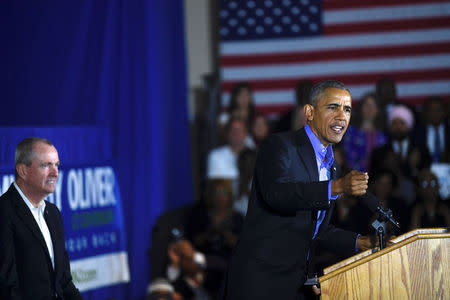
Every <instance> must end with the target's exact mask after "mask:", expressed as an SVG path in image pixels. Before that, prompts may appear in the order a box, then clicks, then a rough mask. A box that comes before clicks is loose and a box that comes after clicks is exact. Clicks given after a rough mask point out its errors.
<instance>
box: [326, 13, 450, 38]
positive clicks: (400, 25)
mask: <svg viewBox="0 0 450 300" xmlns="http://www.w3.org/2000/svg"><path fill="white" fill-rule="evenodd" d="M449 25H450V17H448V16H445V17H439V18H436V17H429V18H421V19H412V20H396V21H383V22H379V21H376V22H362V23H358V25H354V24H336V25H329V26H325V28H324V33H325V34H326V35H341V34H348V33H353V34H357V33H363V32H367V33H370V32H392V31H400V30H405V31H407V30H409V31H411V30H415V29H435V28H445V27H448V26H449Z"/></svg>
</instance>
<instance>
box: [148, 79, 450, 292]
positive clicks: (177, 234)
mask: <svg viewBox="0 0 450 300" xmlns="http://www.w3.org/2000/svg"><path fill="white" fill-rule="evenodd" d="M312 86H313V82H312V81H309V80H302V81H300V82H299V84H298V86H297V88H296V104H295V106H294V107H293V108H292V110H290V111H288V112H286V113H284V114H282V115H281V116H280V117H279V118H278V119H277V120H270V121H269V119H268V118H267V117H266V116H264V115H262V114H259V113H258V112H257V110H256V108H255V105H254V103H253V98H252V90H251V87H250V85H249V84H247V83H239V84H237V85H236V86H235V87H234V88H233V90H232V92H231V99H230V106H229V109H228V111H226V112H224V113H222V114H221V115H220V116H219V118H218V127H219V130H218V131H219V133H218V134H219V135H220V136H221V137H222V139H223V140H224V141H225V142H224V143H223V145H222V146H220V147H217V148H215V149H212V150H211V151H210V153H209V155H208V157H207V159H206V174H204V182H205V183H204V188H203V189H202V190H204V193H202V197H201V198H202V199H200V200H199V201H197V202H196V203H193V204H191V205H188V206H185V207H182V208H179V209H176V210H172V211H168V212H166V213H164V214H163V215H161V216H160V217H159V219H158V220H157V222H156V224H155V226H154V228H153V233H152V248H151V251H150V256H151V276H152V280H153V281H152V283H151V284H150V285H149V290H148V298H147V299H183V300H190V299H205V300H207V299H211V300H213V299H217V295H218V293H219V290H220V286H221V281H222V279H223V276H224V274H225V272H226V268H227V261H228V258H229V257H230V255H231V253H232V251H233V247H234V246H235V244H236V243H237V241H238V236H239V232H240V230H241V228H242V225H243V220H244V218H245V215H246V210H247V204H248V197H249V195H250V189H251V182H252V176H253V168H254V165H255V161H256V156H257V152H258V146H259V144H260V143H261V141H262V140H263V139H264V138H265V137H267V136H268V135H269V134H271V133H275V132H279V131H286V130H298V129H299V128H301V127H303V126H304V125H305V122H306V121H305V116H304V113H303V105H304V104H305V103H306V102H307V98H308V97H309V93H310V90H311V88H312ZM353 100H354V101H353V112H352V119H351V124H350V125H349V127H348V130H347V133H346V134H345V136H344V139H343V140H342V142H341V143H340V144H337V145H334V147H333V148H334V156H335V159H336V160H337V161H338V163H339V164H340V165H341V167H342V171H343V172H344V173H345V172H346V171H349V170H352V169H356V170H359V171H364V172H368V173H369V190H370V191H371V192H372V193H373V194H374V195H375V196H376V197H377V198H378V199H379V200H380V202H381V204H382V206H383V208H384V209H391V210H392V212H393V215H394V217H395V218H396V219H397V220H398V221H399V223H400V226H401V228H400V230H398V229H394V228H388V229H387V231H388V234H389V235H390V236H392V235H400V234H403V233H405V232H407V231H409V230H412V229H415V228H426V227H449V226H450V214H449V207H448V204H449V201H448V197H447V199H442V197H441V196H440V192H439V181H438V178H437V176H436V174H435V173H434V172H433V171H432V166H433V165H436V164H448V163H449V162H450V149H449V146H448V145H449V139H450V129H449V126H450V124H449V120H448V107H447V105H448V103H446V102H445V99H443V98H441V97H430V98H428V99H425V101H424V103H423V106H417V107H411V106H408V105H406V104H402V103H400V102H399V101H398V100H397V98H396V93H395V83H394V82H393V81H392V80H391V79H388V78H384V79H381V80H380V81H379V82H377V85H376V90H375V91H373V92H368V93H367V94H365V95H364V96H363V97H362V98H361V99H359V101H355V100H358V99H353ZM377 218H378V215H377V214H376V213H372V212H371V211H370V210H369V209H368V208H367V207H365V206H364V204H362V203H361V202H360V201H358V200H357V199H355V198H352V197H347V196H341V197H340V198H338V200H337V203H336V210H335V213H334V215H333V217H332V220H333V221H332V223H333V224H334V225H336V226H338V227H340V228H342V229H347V230H350V231H354V232H359V233H361V234H363V235H370V234H373V229H372V228H371V224H372V222H373V221H375V220H376V219H377ZM316 251H318V255H316V261H315V266H314V268H315V269H314V270H311V274H317V275H319V276H320V273H321V272H322V269H323V268H324V267H326V266H328V265H330V264H333V263H335V262H337V261H339V260H342V259H344V258H345V257H336V256H334V255H332V254H330V253H328V252H326V251H321V250H320V249H317V250H316Z"/></svg>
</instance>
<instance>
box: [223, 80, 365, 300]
mask: <svg viewBox="0 0 450 300" xmlns="http://www.w3.org/2000/svg"><path fill="white" fill-rule="evenodd" d="M304 109H305V114H306V117H307V125H306V126H305V127H304V128H302V129H300V130H298V131H295V132H285V133H280V134H276V135H272V136H271V137H269V138H268V139H266V141H265V142H264V143H263V145H262V147H261V148H260V150H259V154H258V159H257V162H256V167H255V176H254V181H253V186H252V191H251V196H250V201H249V207H248V212H247V216H246V219H245V222H244V228H243V231H242V233H241V236H240V238H239V241H238V244H237V246H236V248H235V251H234V253H233V256H232V259H231V261H230V264H229V269H228V273H227V277H226V280H225V282H224V290H223V299H230V300H241V299H267V300H269V299H270V300H273V299H283V300H294V299H302V298H303V294H302V292H301V288H302V286H303V284H304V282H305V280H306V270H307V268H308V263H309V262H310V261H311V259H312V257H311V256H312V255H313V254H312V251H311V249H312V248H313V247H315V246H316V245H317V246H324V247H325V248H328V249H331V250H334V251H338V252H341V253H342V254H347V255H351V254H353V253H355V252H356V248H359V249H361V250H365V249H368V248H370V247H371V246H372V245H371V242H370V240H369V238H368V237H363V236H359V235H357V234H356V233H352V232H348V231H344V230H340V229H336V228H334V227H333V226H331V225H330V224H329V220H330V217H331V211H332V209H333V207H334V200H335V199H336V198H337V196H338V195H339V194H341V193H346V194H350V195H363V194H364V193H365V192H366V189H367V183H368V175H367V174H366V173H360V172H358V171H354V170H353V171H351V172H350V173H348V174H347V175H345V176H344V177H341V178H339V179H337V178H338V173H339V168H338V166H337V165H336V163H335V162H334V157H333V152H332V147H331V144H334V143H338V142H339V141H340V140H341V139H342V137H343V135H344V133H345V131H346V129H347V126H348V124H349V121H350V114H351V97H350V93H349V91H348V89H347V88H346V87H345V86H344V85H343V84H342V83H340V82H337V81H324V82H321V83H319V84H317V85H315V86H314V87H313V89H312V91H311V97H310V102H309V104H307V105H305V108H304Z"/></svg>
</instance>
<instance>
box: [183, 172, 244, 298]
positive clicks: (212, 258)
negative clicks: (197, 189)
mask: <svg viewBox="0 0 450 300" xmlns="http://www.w3.org/2000/svg"><path fill="white" fill-rule="evenodd" d="M205 201H206V203H205V206H200V207H198V208H197V209H195V210H194V211H193V212H192V215H191V219H190V220H189V221H188V223H187V225H186V238H187V239H188V240H190V241H192V243H193V245H194V247H195V248H196V249H198V251H200V252H201V253H203V254H204V255H205V256H206V261H207V262H208V263H207V266H206V272H205V276H206V277H205V288H206V289H207V290H208V292H209V293H210V294H211V296H212V298H213V299H215V297H216V295H217V293H218V291H219V288H220V283H221V281H222V278H223V275H224V273H225V270H226V266H227V262H228V259H229V257H230V255H231V252H232V250H233V248H234V246H235V245H236V242H237V237H238V234H239V233H240V231H241V229H242V224H243V216H242V215H241V214H240V213H238V212H236V211H235V210H234V209H233V201H234V194H233V189H232V182H231V180H228V179H220V178H216V179H209V180H208V182H207V184H206V196H205Z"/></svg>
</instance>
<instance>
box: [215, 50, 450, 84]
mask: <svg viewBox="0 0 450 300" xmlns="http://www.w3.org/2000/svg"><path fill="white" fill-rule="evenodd" d="M445 67H450V53H448V54H436V55H428V56H425V57H420V56H409V57H394V58H378V59H359V60H356V59H353V60H338V61H327V62H317V63H304V64H284V65H283V64H280V65H274V66H251V67H250V66H249V67H223V68H222V73H221V75H222V80H223V81H228V80H232V81H238V80H256V79H273V78H277V79H283V78H286V79H290V78H301V77H315V76H323V75H329V76H334V75H344V74H371V73H380V72H383V73H384V72H386V73H388V72H393V71H413V70H427V69H435V68H445Z"/></svg>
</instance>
